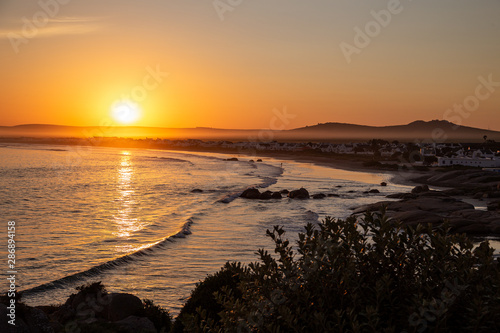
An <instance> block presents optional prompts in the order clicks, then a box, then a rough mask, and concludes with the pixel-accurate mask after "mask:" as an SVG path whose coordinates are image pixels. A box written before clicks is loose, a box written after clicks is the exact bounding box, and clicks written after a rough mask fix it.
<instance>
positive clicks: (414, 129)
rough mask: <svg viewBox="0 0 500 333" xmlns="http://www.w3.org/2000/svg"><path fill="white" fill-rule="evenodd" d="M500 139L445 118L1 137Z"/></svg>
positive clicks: (28, 132)
mask: <svg viewBox="0 0 500 333" xmlns="http://www.w3.org/2000/svg"><path fill="white" fill-rule="evenodd" d="M485 135H486V136H487V137H488V139H491V140H495V141H500V132H497V131H490V130H484V129H480V128H473V127H467V126H458V125H455V124H453V123H450V122H448V121H444V120H433V121H422V120H418V121H414V122H412V123H410V124H407V125H397V126H365V125H353V124H343V123H324V124H318V125H314V126H306V127H301V128H296V129H292V130H284V131H271V130H232V129H217V128H207V127H197V128H161V127H134V126H114V127H108V128H105V127H98V126H92V127H79V126H59V125H39V124H30V125H18V126H0V137H13V136H16V137H20V136H22V137H94V136H105V137H133V138H170V139H172V138H178V139H203V140H233V141H234V140H240V141H262V140H267V141H271V140H279V141H331V142H340V141H366V140H370V139H384V140H400V141H413V140H423V141H435V142H445V141H461V142H481V141H483V140H484V139H483V137H484V136H485Z"/></svg>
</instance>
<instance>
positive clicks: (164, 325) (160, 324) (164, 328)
mask: <svg viewBox="0 0 500 333" xmlns="http://www.w3.org/2000/svg"><path fill="white" fill-rule="evenodd" d="M143 304H144V316H145V317H146V318H148V319H149V320H151V322H152V323H153V324H154V325H155V328H156V330H157V331H158V332H169V331H170V329H171V328H172V316H171V315H170V313H168V311H167V310H165V309H164V308H162V307H161V306H159V305H156V304H154V303H153V301H152V300H149V299H145V300H143Z"/></svg>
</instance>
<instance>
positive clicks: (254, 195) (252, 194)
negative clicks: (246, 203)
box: [240, 187, 260, 199]
mask: <svg viewBox="0 0 500 333" xmlns="http://www.w3.org/2000/svg"><path fill="white" fill-rule="evenodd" d="M240 197H241V198H246V199H259V198H260V191H259V190H258V189H256V188H253V187H252V188H248V189H246V190H245V191H243V193H241V195H240Z"/></svg>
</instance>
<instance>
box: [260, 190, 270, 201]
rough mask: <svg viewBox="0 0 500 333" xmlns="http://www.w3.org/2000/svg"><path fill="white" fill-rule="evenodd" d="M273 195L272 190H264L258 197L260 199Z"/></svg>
mask: <svg viewBox="0 0 500 333" xmlns="http://www.w3.org/2000/svg"><path fill="white" fill-rule="evenodd" d="M272 197H273V192H271V191H265V192H263V193H261V194H260V196H259V199H261V200H269V199H271V198H272Z"/></svg>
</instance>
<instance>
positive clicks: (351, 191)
mask: <svg viewBox="0 0 500 333" xmlns="http://www.w3.org/2000/svg"><path fill="white" fill-rule="evenodd" d="M354 192H356V191H353V190H350V191H347V193H354Z"/></svg>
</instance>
